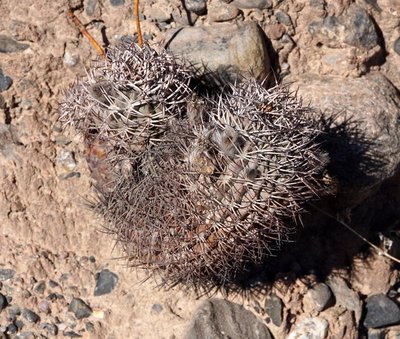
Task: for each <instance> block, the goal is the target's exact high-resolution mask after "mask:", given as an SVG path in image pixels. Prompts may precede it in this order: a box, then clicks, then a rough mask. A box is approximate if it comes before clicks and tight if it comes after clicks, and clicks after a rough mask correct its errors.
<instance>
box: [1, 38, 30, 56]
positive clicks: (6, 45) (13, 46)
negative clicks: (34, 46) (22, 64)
mask: <svg viewBox="0 0 400 339" xmlns="http://www.w3.org/2000/svg"><path fill="white" fill-rule="evenodd" d="M28 47H29V45H28V44H22V43H19V42H17V41H15V40H14V39H13V38H11V37H9V36H7V35H3V34H0V53H13V52H20V51H23V50H25V49H27V48H28Z"/></svg>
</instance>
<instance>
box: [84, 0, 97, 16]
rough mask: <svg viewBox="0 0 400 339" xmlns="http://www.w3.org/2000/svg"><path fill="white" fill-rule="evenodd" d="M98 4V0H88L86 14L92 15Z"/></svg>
mask: <svg viewBox="0 0 400 339" xmlns="http://www.w3.org/2000/svg"><path fill="white" fill-rule="evenodd" d="M96 5H97V0H87V1H86V5H85V7H86V15H88V16H92V15H93V14H94V11H95V9H96Z"/></svg>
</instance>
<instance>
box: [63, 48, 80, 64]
mask: <svg viewBox="0 0 400 339" xmlns="http://www.w3.org/2000/svg"><path fill="white" fill-rule="evenodd" d="M63 61H64V63H65V64H66V65H67V66H71V67H74V66H76V65H77V64H78V62H79V55H73V54H71V53H69V52H68V51H66V52H65V53H64V59H63Z"/></svg>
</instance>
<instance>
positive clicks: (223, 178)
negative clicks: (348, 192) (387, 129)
mask: <svg viewBox="0 0 400 339" xmlns="http://www.w3.org/2000/svg"><path fill="white" fill-rule="evenodd" d="M108 58H109V62H108V63H104V64H103V65H102V66H98V67H96V68H94V69H93V70H92V71H91V72H90V73H89V75H88V79H87V80H84V81H81V82H78V83H77V84H75V85H74V86H73V87H72V89H71V90H70V91H69V92H68V93H67V95H66V99H65V101H64V103H63V104H62V105H61V120H63V121H64V122H65V123H66V124H67V125H73V126H74V127H75V128H76V129H77V130H78V132H80V133H81V134H82V135H83V137H84V140H85V142H86V144H87V145H88V147H89V148H90V147H93V145H94V144H95V145H99V144H102V145H103V147H102V150H103V157H104V159H105V162H106V163H107V164H108V165H109V166H105V167H104V168H101V170H102V171H103V172H104V171H106V172H107V171H111V172H112V175H108V174H109V173H106V174H107V175H106V176H105V177H107V178H110V177H111V178H112V179H109V180H110V181H112V185H99V187H98V195H99V201H98V202H97V203H96V204H95V205H94V208H95V210H96V211H97V212H98V213H99V214H100V215H101V216H103V217H104V219H105V221H106V229H107V230H108V231H109V232H110V233H112V234H115V235H116V236H117V239H118V242H120V243H121V244H122V246H123V248H124V250H125V251H126V254H127V257H128V258H129V259H130V264H132V265H135V266H139V267H143V268H148V269H150V270H151V271H153V272H156V273H158V274H160V275H161V276H162V278H163V282H164V283H165V284H167V285H172V284H175V283H183V284H186V285H194V286H198V285H199V284H200V285H204V284H205V285H207V284H214V285H220V286H221V285H222V286H224V285H227V284H229V283H231V282H233V281H234V280H235V278H236V276H237V275H238V274H239V273H243V270H245V269H246V267H247V264H249V263H260V262H262V261H263V260H264V259H265V258H266V257H268V256H269V255H271V254H273V253H275V252H276V251H277V250H279V247H280V244H281V242H282V241H285V240H288V239H289V235H290V233H292V232H294V231H295V229H294V227H293V225H295V221H298V220H299V218H300V214H301V212H302V211H303V209H304V205H305V203H307V202H308V201H309V200H310V199H313V198H316V197H318V196H319V195H320V194H323V193H324V192H325V191H326V189H327V188H326V186H325V185H324V183H323V182H324V181H323V173H324V170H325V168H326V164H327V155H326V154H325V153H324V152H323V151H322V150H321V145H320V144H319V142H318V141H317V139H318V137H319V136H320V134H321V132H320V129H319V128H318V127H317V126H318V124H317V123H315V122H314V120H313V119H312V116H311V114H310V113H311V111H310V109H309V108H307V107H303V106H302V105H301V103H300V102H299V101H298V100H296V97H295V96H294V95H293V94H292V93H290V92H289V90H288V88H286V87H281V86H276V87H274V88H270V89H265V88H264V87H263V84H260V83H259V82H257V81H256V80H254V79H247V80H244V81H242V82H241V83H240V84H232V85H227V86H225V87H224V88H223V89H222V90H220V91H215V93H212V92H211V94H210V92H209V94H207V95H202V94H200V93H196V91H195V86H193V82H194V81H193V79H194V78H195V75H194V74H193V73H192V72H191V70H190V68H185V67H183V66H180V63H179V62H178V61H176V60H175V59H174V58H173V57H172V56H171V55H170V54H169V53H168V52H165V51H162V52H156V51H155V50H154V49H153V48H152V47H149V46H148V45H144V46H143V48H141V47H138V46H137V45H122V46H120V47H117V48H115V49H114V50H112V51H111V52H110V53H109V55H108ZM182 64H183V63H182ZM104 145H107V147H105V146H104ZM122 164H124V165H122ZM103 174H104V173H103ZM105 187H106V188H105Z"/></svg>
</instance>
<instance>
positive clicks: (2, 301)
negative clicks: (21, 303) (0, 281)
mask: <svg viewBox="0 0 400 339" xmlns="http://www.w3.org/2000/svg"><path fill="white" fill-rule="evenodd" d="M7 305H8V302H7V298H6V297H5V296H4V295H3V294H1V293H0V312H1V311H2V310H4V309H5V308H6V307H7Z"/></svg>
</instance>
